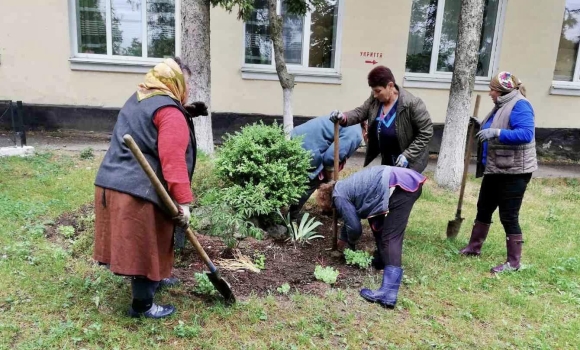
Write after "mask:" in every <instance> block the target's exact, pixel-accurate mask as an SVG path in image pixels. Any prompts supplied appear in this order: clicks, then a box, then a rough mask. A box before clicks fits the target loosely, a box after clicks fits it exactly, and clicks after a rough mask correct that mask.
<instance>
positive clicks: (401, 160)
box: [395, 154, 409, 168]
mask: <svg viewBox="0 0 580 350" xmlns="http://www.w3.org/2000/svg"><path fill="white" fill-rule="evenodd" d="M395 166H398V167H399V168H406V167H408V166H409V161H408V160H407V157H405V156H404V155H402V154H401V155H399V157H397V161H396V162H395Z"/></svg>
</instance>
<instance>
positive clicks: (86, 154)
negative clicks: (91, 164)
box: [80, 147, 95, 159]
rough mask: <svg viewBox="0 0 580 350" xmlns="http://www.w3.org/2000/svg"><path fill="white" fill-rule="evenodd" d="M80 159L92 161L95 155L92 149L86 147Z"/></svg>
mask: <svg viewBox="0 0 580 350" xmlns="http://www.w3.org/2000/svg"><path fill="white" fill-rule="evenodd" d="M80 157H81V159H93V158H95V154H94V153H93V149H92V148H91V147H87V148H85V149H83V150H82V151H81V155H80Z"/></svg>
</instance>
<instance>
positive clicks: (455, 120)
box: [435, 0, 484, 191]
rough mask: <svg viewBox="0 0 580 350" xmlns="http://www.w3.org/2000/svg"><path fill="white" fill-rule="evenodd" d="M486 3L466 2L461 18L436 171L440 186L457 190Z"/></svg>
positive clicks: (477, 1)
mask: <svg viewBox="0 0 580 350" xmlns="http://www.w3.org/2000/svg"><path fill="white" fill-rule="evenodd" d="M483 7H484V0H463V1H462V2H461V15H460V17H459V28H458V30H459V34H458V37H457V47H456V49H455V66H454V69H453V78H452V80H451V91H450V93H449V103H448V105H447V117H446V118H445V128H444V129H443V140H442V141H441V149H440V151H439V160H438V161H437V170H436V171H435V181H436V182H437V184H438V185H439V186H442V187H445V188H447V189H451V190H454V191H455V190H457V189H458V188H459V186H460V184H461V175H462V173H463V166H464V164H463V161H464V160H463V157H464V155H465V138H466V135H467V127H468V125H469V117H470V116H471V114H470V113H471V93H472V91H473V85H474V83H475V73H476V69H477V62H478V57H479V44H480V34H481V26H482V22H483Z"/></svg>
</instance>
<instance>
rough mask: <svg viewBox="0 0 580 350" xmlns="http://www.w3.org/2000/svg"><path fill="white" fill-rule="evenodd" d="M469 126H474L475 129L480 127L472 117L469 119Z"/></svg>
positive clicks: (479, 123) (478, 122)
mask: <svg viewBox="0 0 580 350" xmlns="http://www.w3.org/2000/svg"><path fill="white" fill-rule="evenodd" d="M471 124H475V126H476V127H480V126H481V122H480V121H479V120H477V119H475V118H474V117H469V125H471Z"/></svg>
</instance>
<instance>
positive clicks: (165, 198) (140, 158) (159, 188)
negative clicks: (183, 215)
mask: <svg viewBox="0 0 580 350" xmlns="http://www.w3.org/2000/svg"><path fill="white" fill-rule="evenodd" d="M123 141H125V144H126V145H127V147H129V149H130V150H131V153H133V155H134V156H135V159H137V162H139V164H140V165H141V168H143V170H144V171H145V174H147V177H148V178H149V180H151V184H153V187H154V188H155V192H157V195H159V197H160V198H161V201H162V202H163V204H165V206H166V207H167V209H168V210H169V214H171V216H177V215H178V214H179V210H178V209H177V206H176V205H175V203H174V202H173V200H172V199H171V197H170V196H169V193H167V191H166V190H165V187H163V185H162V184H161V181H159V178H158V177H157V174H155V172H154V171H153V169H152V168H151V165H150V164H149V162H148V161H147V159H145V156H144V155H143V153H142V152H141V150H140V149H139V146H137V144H136V143H135V140H133V137H131V135H129V134H126V135H124V136H123ZM186 235H187V238H188V239H189V241H190V242H191V244H192V245H193V247H194V248H195V250H196V251H197V252H198V254H199V255H200V256H201V258H202V259H203V261H204V262H205V264H206V265H207V267H208V268H209V270H210V272H212V273H216V271H217V269H216V267H215V265H214V264H213V263H212V262H211V260H210V258H209V256H207V254H206V252H205V250H203V247H202V246H201V244H199V241H198V240H197V238H196V237H195V235H194V234H193V231H192V230H191V228H190V227H188V228H187V230H186Z"/></svg>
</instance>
